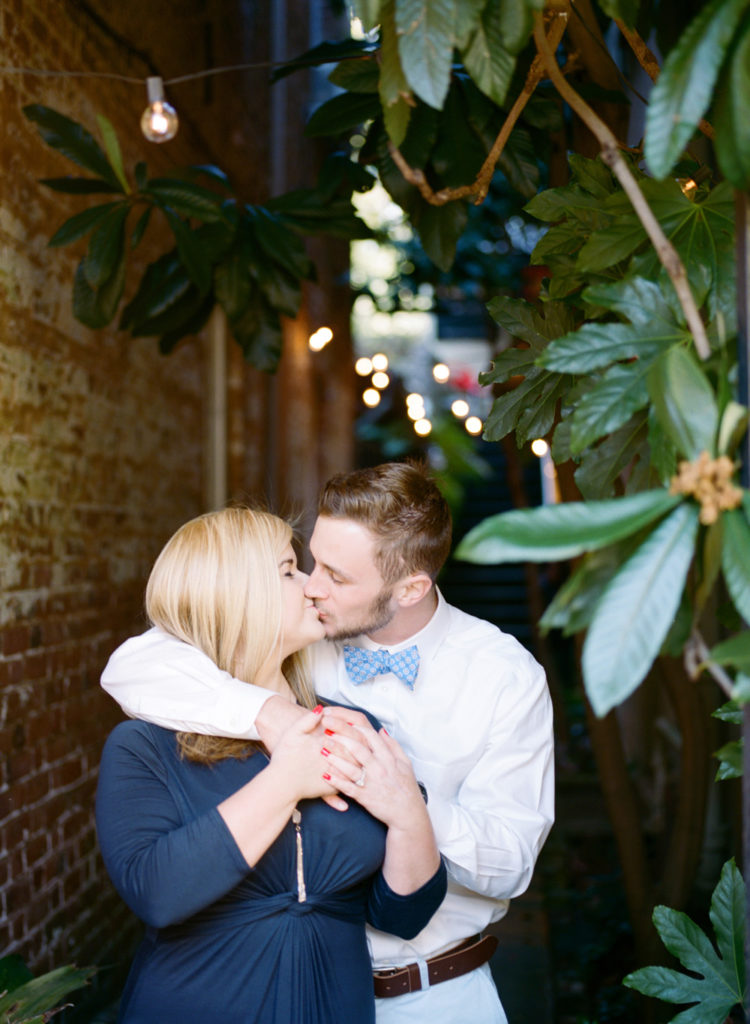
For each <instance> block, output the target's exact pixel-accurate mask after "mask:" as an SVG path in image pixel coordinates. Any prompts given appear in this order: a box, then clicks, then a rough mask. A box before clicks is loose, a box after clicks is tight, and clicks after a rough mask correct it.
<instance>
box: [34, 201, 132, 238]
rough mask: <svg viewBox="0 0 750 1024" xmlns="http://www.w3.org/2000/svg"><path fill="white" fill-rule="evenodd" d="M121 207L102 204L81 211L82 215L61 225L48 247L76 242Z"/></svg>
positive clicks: (114, 204)
mask: <svg viewBox="0 0 750 1024" xmlns="http://www.w3.org/2000/svg"><path fill="white" fill-rule="evenodd" d="M120 205H121V204H120V203H119V202H117V203H101V204H100V205H99V206H90V207H89V208H88V210H81V212H80V213H76V214H74V216H72V217H69V218H68V220H66V221H65V223H64V224H61V225H60V227H59V228H58V229H57V231H56V232H55V233H54V235H53V236H52V238H50V240H49V242H47V245H49V246H50V247H53V248H54V247H56V246H60V245H70V243H71V242H76V241H77V240H78V239H79V238H82V237H83V236H84V235H85V234H87V233H88V232H89V231H91V229H92V228H94V227H96V225H97V224H99V223H100V222H101V221H102V220H104V218H105V217H107V216H108V215H109V214H110V213H111V212H112V211H113V210H116V209H118V208H119V207H120Z"/></svg>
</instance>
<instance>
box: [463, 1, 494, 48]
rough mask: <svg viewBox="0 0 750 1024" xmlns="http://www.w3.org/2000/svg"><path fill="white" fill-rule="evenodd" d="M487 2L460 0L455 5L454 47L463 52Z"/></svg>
mask: <svg viewBox="0 0 750 1024" xmlns="http://www.w3.org/2000/svg"><path fill="white" fill-rule="evenodd" d="M486 3H487V0H461V3H459V4H457V5H456V46H457V47H458V49H459V50H463V49H464V47H465V46H466V44H467V42H468V41H469V37H470V36H471V35H472V33H473V32H474V31H475V30H476V28H477V25H478V22H479V18H480V16H481V14H482V9H483V8H484V6H485V4H486Z"/></svg>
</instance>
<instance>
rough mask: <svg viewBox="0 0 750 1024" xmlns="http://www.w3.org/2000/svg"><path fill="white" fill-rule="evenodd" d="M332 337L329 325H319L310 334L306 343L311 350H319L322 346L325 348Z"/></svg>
mask: <svg viewBox="0 0 750 1024" xmlns="http://www.w3.org/2000/svg"><path fill="white" fill-rule="evenodd" d="M332 337H333V331H332V330H331V328H330V327H319V328H318V329H317V331H315V333H314V334H311V335H310V337H309V338H308V339H307V344H308V345H309V346H310V348H311V349H312V351H313V352H320V350H321V349H322V348H325V347H326V345H327V344H328V342H329V341H330V340H331V338H332Z"/></svg>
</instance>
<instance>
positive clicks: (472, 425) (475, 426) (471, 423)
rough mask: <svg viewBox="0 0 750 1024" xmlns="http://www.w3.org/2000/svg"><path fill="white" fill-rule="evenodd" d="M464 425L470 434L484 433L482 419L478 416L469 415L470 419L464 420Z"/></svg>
mask: <svg viewBox="0 0 750 1024" xmlns="http://www.w3.org/2000/svg"><path fill="white" fill-rule="evenodd" d="M464 426H465V427H466V429H467V430H468V431H469V433H470V434H481V433H482V421H481V420H480V419H479V417H478V416H469V417H468V419H466V420H464Z"/></svg>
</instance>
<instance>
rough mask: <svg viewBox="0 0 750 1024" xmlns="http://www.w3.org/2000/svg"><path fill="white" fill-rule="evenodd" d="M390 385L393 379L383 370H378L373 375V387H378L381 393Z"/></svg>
mask: <svg viewBox="0 0 750 1024" xmlns="http://www.w3.org/2000/svg"><path fill="white" fill-rule="evenodd" d="M390 383H391V378H390V377H389V376H388V374H387V373H384V372H383V371H382V370H376V371H375V373H373V375H372V385H373V387H376V388H377V389H378V390H379V391H382V390H383V388H387V387H388V385H389V384H390Z"/></svg>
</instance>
